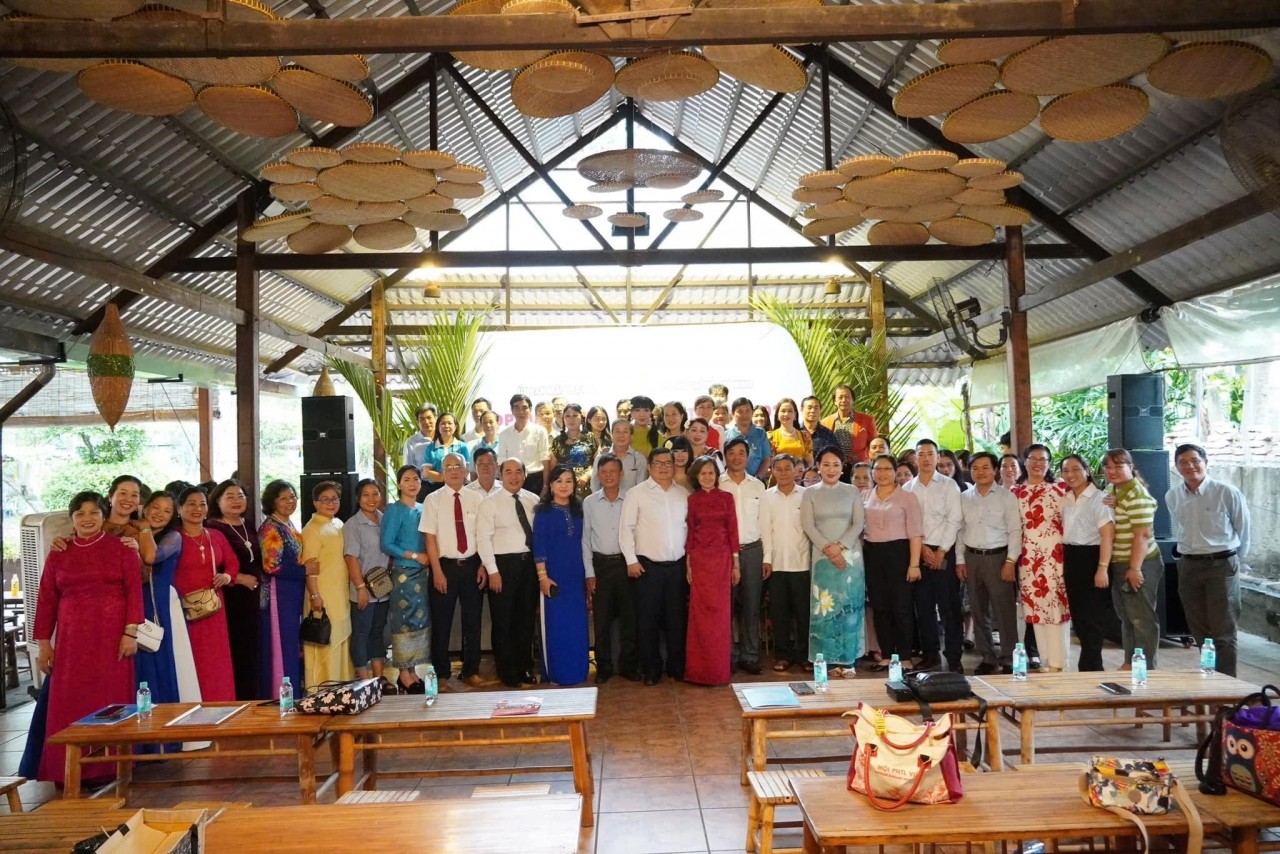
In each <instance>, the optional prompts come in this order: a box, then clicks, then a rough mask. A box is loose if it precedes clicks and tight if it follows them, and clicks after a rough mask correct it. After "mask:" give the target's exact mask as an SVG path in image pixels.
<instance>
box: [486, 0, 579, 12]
mask: <svg viewBox="0 0 1280 854" xmlns="http://www.w3.org/2000/svg"><path fill="white" fill-rule="evenodd" d="M502 14H504V15H571V14H573V5H572V4H571V3H569V0H506V2H505V3H503V4H502Z"/></svg>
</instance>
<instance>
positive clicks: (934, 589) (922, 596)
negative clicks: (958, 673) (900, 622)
mask: <svg viewBox="0 0 1280 854" xmlns="http://www.w3.org/2000/svg"><path fill="white" fill-rule="evenodd" d="M907 554H908V557H909V556H910V552H908V553H907ZM909 586H910V588H911V598H912V601H913V602H914V603H915V612H916V625H917V626H919V629H920V651H921V652H923V653H924V654H925V655H926V656H929V655H937V654H938V623H937V620H938V617H941V618H942V635H943V638H944V642H943V647H942V653H943V655H944V656H945V657H946V659H947V663H948V664H959V663H960V656H961V654H962V653H963V652H964V619H963V617H962V616H961V613H960V579H959V578H958V577H956V550H955V549H954V548H951V549H949V550H948V551H947V553H946V556H945V557H944V558H943V560H942V566H941V567H939V568H938V569H930V568H929V567H927V566H925V564H924V561H921V562H920V580H919V581H918V582H916V583H915V584H912V585H909ZM935 614H936V615H937V616H935Z"/></svg>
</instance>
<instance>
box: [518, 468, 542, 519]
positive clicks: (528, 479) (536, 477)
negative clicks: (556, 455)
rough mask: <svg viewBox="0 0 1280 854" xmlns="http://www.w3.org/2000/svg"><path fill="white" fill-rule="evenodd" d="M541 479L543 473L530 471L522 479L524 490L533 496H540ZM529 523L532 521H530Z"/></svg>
mask: <svg viewBox="0 0 1280 854" xmlns="http://www.w3.org/2000/svg"><path fill="white" fill-rule="evenodd" d="M542 478H543V472H540V471H531V472H529V474H528V475H526V476H525V479H524V487H523V488H524V489H527V490H529V491H530V492H532V493H533V494H534V495H541V494H542ZM530 521H533V520H532V519H531V520H530Z"/></svg>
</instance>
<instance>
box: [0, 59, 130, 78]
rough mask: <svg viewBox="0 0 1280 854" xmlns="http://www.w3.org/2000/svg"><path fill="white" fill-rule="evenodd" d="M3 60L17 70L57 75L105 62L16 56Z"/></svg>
mask: <svg viewBox="0 0 1280 854" xmlns="http://www.w3.org/2000/svg"><path fill="white" fill-rule="evenodd" d="M5 60H6V61H7V62H10V63H13V64H14V65H16V66H18V67H19V68H30V69H32V70H34V71H55V72H58V73H59V74H75V73H76V72H77V71H83V70H84V69H86V68H91V67H93V66H95V65H99V64H101V63H102V62H104V61H105V60H102V59H47V58H38V57H18V56H10V57H6V58H5Z"/></svg>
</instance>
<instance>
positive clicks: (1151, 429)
mask: <svg viewBox="0 0 1280 854" xmlns="http://www.w3.org/2000/svg"><path fill="white" fill-rule="evenodd" d="M1107 442H1108V443H1109V444H1110V445H1111V447H1113V448H1128V449H1129V450H1131V451H1132V450H1133V449H1135V448H1145V449H1154V448H1163V447H1164V375H1163V374H1116V375H1113V376H1109V377H1107Z"/></svg>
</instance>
